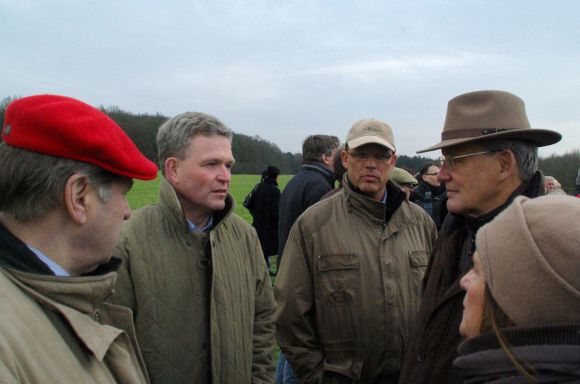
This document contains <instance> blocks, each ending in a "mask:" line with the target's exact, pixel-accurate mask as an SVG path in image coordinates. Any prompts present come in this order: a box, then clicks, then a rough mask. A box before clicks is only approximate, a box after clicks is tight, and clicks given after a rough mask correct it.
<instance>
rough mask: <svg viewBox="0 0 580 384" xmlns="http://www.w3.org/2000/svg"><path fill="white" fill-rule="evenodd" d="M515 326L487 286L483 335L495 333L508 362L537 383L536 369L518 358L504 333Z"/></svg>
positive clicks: (532, 381) (482, 325)
mask: <svg viewBox="0 0 580 384" xmlns="http://www.w3.org/2000/svg"><path fill="white" fill-rule="evenodd" d="M514 325H515V324H514V323H513V322H512V321H511V320H510V319H509V317H508V316H507V315H506V314H505V312H504V311H503V310H502V309H501V308H500V306H499V305H498V303H497V301H495V299H494V298H493V296H492V295H491V292H490V290H489V288H488V287H487V285H486V286H485V308H484V312H483V319H482V321H481V329H480V331H481V333H483V332H489V331H491V332H493V333H494V334H495V337H496V338H497V341H498V343H499V345H500V347H501V349H502V350H503V351H504V353H505V354H506V356H507V358H508V360H509V361H510V362H511V363H512V365H513V366H514V367H515V368H516V370H517V371H518V372H520V373H521V374H522V376H523V377H524V378H525V379H526V380H527V381H528V382H529V383H537V382H538V381H537V380H536V378H535V377H534V375H535V373H536V372H535V370H534V368H533V367H532V366H531V365H530V364H529V363H528V362H527V361H525V360H524V359H522V358H520V357H518V356H517V355H516V354H515V353H513V351H512V350H511V348H510V347H511V346H510V344H509V341H508V340H507V338H506V337H505V335H504V333H503V332H502V328H506V327H513V326H514Z"/></svg>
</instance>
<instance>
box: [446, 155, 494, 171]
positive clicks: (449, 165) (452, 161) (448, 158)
mask: <svg viewBox="0 0 580 384" xmlns="http://www.w3.org/2000/svg"><path fill="white" fill-rule="evenodd" d="M492 152H493V151H481V152H474V153H466V154H464V155H457V156H441V157H440V158H439V162H440V163H441V166H443V165H445V166H446V167H447V169H452V168H453V167H455V165H456V164H457V162H456V161H455V160H457V159H465V158H466V157H471V156H478V155H484V154H486V153H492Z"/></svg>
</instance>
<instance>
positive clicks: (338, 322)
mask: <svg viewBox="0 0 580 384" xmlns="http://www.w3.org/2000/svg"><path fill="white" fill-rule="evenodd" d="M396 159H397V155H396V154H395V141H394V137H393V132H392V130H391V128H390V127H389V126H388V125H387V124H385V123H383V122H381V121H378V120H375V119H365V120H360V121H357V122H356V123H355V124H354V125H353V126H352V128H351V129H350V131H349V133H348V135H347V138H346V144H345V149H344V150H343V151H342V163H343V165H344V167H345V168H346V173H345V175H344V176H343V188H342V189H341V190H340V191H339V192H337V193H335V194H334V195H332V196H330V197H327V198H326V199H324V200H322V201H320V202H319V203H317V204H314V205H312V206H311V207H310V208H308V209H307V210H306V211H305V212H304V213H303V214H302V215H301V216H300V217H299V218H298V219H297V220H296V222H295V223H294V226H293V227H292V230H291V231H290V236H289V237H288V241H287V243H286V247H285V248H284V257H283V258H282V265H281V270H280V273H279V275H278V278H277V280H276V286H275V295H276V303H277V307H276V325H277V337H278V341H279V343H280V348H281V350H282V351H283V352H284V355H285V356H286V358H287V359H288V361H289V363H290V365H291V366H292V368H293V369H294V372H295V373H296V376H297V377H298V379H299V382H300V383H386V384H395V383H397V379H398V375H399V370H400V367H401V360H402V358H403V353H404V351H405V348H406V344H407V341H408V338H409V335H410V332H411V324H412V320H413V319H414V316H415V312H416V311H417V309H418V305H419V298H420V287H421V280H422V278H423V273H424V271H425V267H426V266H427V261H428V255H429V253H430V252H431V249H432V247H433V244H434V242H435V239H436V237H437V229H436V227H435V224H434V223H433V220H431V218H430V217H429V215H428V214H427V212H425V210H423V209H422V208H421V207H419V206H418V205H416V204H413V203H410V202H409V201H408V200H407V197H406V194H405V193H404V192H402V191H401V189H400V188H399V187H398V186H397V185H396V184H394V183H393V182H392V181H391V180H390V172H391V171H392V169H393V167H394V166H395V162H396Z"/></svg>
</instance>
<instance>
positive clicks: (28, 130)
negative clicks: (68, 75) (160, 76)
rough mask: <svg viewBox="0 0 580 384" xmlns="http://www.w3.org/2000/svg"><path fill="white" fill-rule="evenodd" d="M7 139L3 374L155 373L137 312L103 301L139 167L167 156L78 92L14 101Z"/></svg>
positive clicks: (73, 377) (147, 175)
mask: <svg viewBox="0 0 580 384" xmlns="http://www.w3.org/2000/svg"><path fill="white" fill-rule="evenodd" d="M2 139H3V142H2V143H1V144H0V164H2V166H1V167H0V196H2V198H1V199H0V382H10V383H13V382H14V383H15V382H18V383H87V382H98V383H147V382H148V378H147V374H146V372H145V366H144V362H143V359H142V357H141V354H140V352H139V348H138V346H137V341H136V339H135V337H134V333H135V331H134V326H133V322H132V320H131V312H130V311H129V310H128V309H127V308H123V307H119V306H116V305H112V304H108V303H104V300H105V299H106V298H107V297H108V296H110V295H111V293H112V291H113V286H114V283H115V280H116V275H117V273H116V270H117V269H118V267H119V265H120V262H121V261H120V260H119V259H117V258H112V257H111V254H112V252H113V248H114V246H115V242H116V240H117V237H118V235H119V233H120V232H121V228H122V223H123V221H124V220H127V219H128V218H129V216H130V215H131V211H130V208H129V205H128V203H127V199H126V196H125V194H126V193H127V191H128V190H129V189H130V188H131V185H132V180H131V179H132V178H139V179H152V178H155V177H156V174H157V168H156V166H155V164H154V163H152V162H150V161H149V160H147V159H146V158H145V157H144V156H143V155H142V154H141V153H140V152H139V150H138V149H137V148H136V147H135V145H134V144H133V142H131V140H130V139H129V138H128V137H127V135H125V133H124V132H123V131H122V130H121V128H120V127H119V126H118V125H117V124H115V123H114V122H113V121H112V120H111V119H109V118H108V117H107V116H106V115H105V114H103V113H102V112H100V111H99V110H97V109H95V108H93V107H91V106H89V105H87V104H85V103H83V102H81V101H78V100H75V99H72V98H68V97H63V96H54V95H40V96H31V97H25V98H22V99H19V100H16V101H14V102H12V103H11V104H10V105H8V107H7V109H6V114H5V120H4V126H3V128H2Z"/></svg>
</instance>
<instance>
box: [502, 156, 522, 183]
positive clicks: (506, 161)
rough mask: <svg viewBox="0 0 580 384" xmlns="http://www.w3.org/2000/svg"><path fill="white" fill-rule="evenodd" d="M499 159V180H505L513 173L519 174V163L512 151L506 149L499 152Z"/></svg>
mask: <svg viewBox="0 0 580 384" xmlns="http://www.w3.org/2000/svg"><path fill="white" fill-rule="evenodd" d="M498 160H499V180H500V181H504V180H506V179H507V178H510V177H512V176H513V175H516V176H518V175H519V172H518V165H517V162H516V158H515V156H514V154H513V153H512V151H510V150H505V151H501V152H500V153H498Z"/></svg>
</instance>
